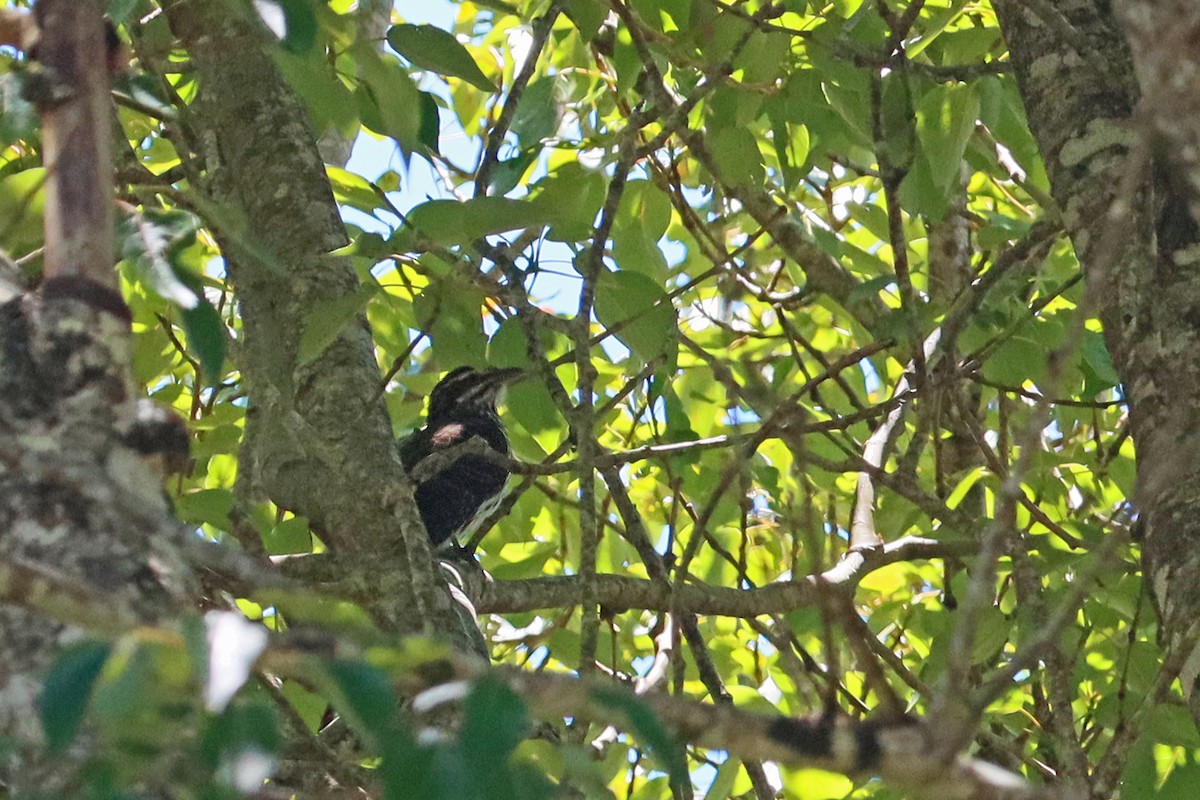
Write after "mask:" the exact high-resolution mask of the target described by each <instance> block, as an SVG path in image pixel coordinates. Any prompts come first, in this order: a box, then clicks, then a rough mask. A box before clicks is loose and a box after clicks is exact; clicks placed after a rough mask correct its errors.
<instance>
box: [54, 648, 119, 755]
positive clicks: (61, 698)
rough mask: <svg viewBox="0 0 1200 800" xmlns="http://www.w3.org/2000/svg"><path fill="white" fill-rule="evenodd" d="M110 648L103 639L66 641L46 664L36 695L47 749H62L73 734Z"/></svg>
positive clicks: (71, 738) (76, 729)
mask: <svg viewBox="0 0 1200 800" xmlns="http://www.w3.org/2000/svg"><path fill="white" fill-rule="evenodd" d="M110 649H111V648H110V646H109V644H108V643H107V642H80V643H78V644H75V645H70V646H68V647H67V648H66V649H65V650H64V651H63V653H62V655H60V656H59V657H58V659H57V660H56V661H55V662H54V665H53V666H52V667H51V668H50V672H49V673H48V674H47V675H46V679H45V681H44V682H43V683H42V693H41V694H40V695H38V711H39V713H40V714H41V717H42V731H43V732H44V733H45V735H46V746H47V747H48V748H49V749H50V752H52V753H60V752H62V751H63V750H65V749H66V747H67V745H69V744H70V743H71V741H72V740H73V739H74V738H75V734H76V733H77V732H78V731H79V726H80V725H81V724H82V723H83V717H84V713H85V712H86V711H87V706H88V700H89V699H90V698H91V696H92V687H93V686H94V685H95V683H96V679H97V678H98V677H100V670H101V669H102V668H103V667H104V662H105V661H107V660H108V654H109V652H110Z"/></svg>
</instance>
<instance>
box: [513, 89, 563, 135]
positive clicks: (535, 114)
mask: <svg viewBox="0 0 1200 800" xmlns="http://www.w3.org/2000/svg"><path fill="white" fill-rule="evenodd" d="M558 85H559V82H558V81H557V80H556V79H555V77H554V76H550V77H547V78H542V79H541V80H537V81H534V82H533V83H531V84H529V87H528V88H527V89H526V90H525V93H524V94H522V95H521V102H520V104H519V105H518V106H517V113H516V114H514V115H513V121H512V128H511V130H512V132H513V133H514V134H515V135H516V137H517V140H518V141H519V142H520V143H521V146H522V147H525V148H538V149H540V148H541V144H542V140H544V139H547V138H549V137H551V136H553V135H554V134H555V132H556V131H557V130H558V120H559V116H560V115H561V113H562V111H561V109H560V107H559V105H560V101H559V100H558V97H557V94H558V93H557V91H556V89H557V87H558Z"/></svg>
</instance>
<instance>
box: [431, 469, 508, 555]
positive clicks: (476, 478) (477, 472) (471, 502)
mask: <svg viewBox="0 0 1200 800" xmlns="http://www.w3.org/2000/svg"><path fill="white" fill-rule="evenodd" d="M507 479H508V471H507V470H505V469H504V468H503V467H501V466H498V465H496V464H493V463H492V462H491V461H488V460H486V459H483V458H479V457H478V456H463V457H462V458H460V459H458V460H456V461H455V462H454V463H453V464H451V465H450V466H448V467H446V468H445V469H444V470H442V471H441V472H439V473H437V474H436V475H434V476H432V477H430V478H429V479H428V480H426V481H424V482H423V483H421V485H420V486H418V487H417V508H418V509H419V510H420V512H421V521H422V522H424V523H425V529H426V530H427V531H429V540H430V541H431V542H433V544H434V545H439V544H441V543H442V542H444V541H446V540H447V539H449V538H450V537H451V536H453V535H454V534H456V533H458V532H459V531H461V530H462V529H463V528H465V527H466V526H467V524H468V523H470V522H471V521H472V520H473V519H474V518H475V514H476V512H478V511H479V509H480V507H481V506H483V505H484V504H485V503H486V502H487V501H488V500H491V499H492V498H493V497H495V496H496V495H498V494H499V493H500V492H501V491H502V490H503V489H504V484H505V482H506V480H507Z"/></svg>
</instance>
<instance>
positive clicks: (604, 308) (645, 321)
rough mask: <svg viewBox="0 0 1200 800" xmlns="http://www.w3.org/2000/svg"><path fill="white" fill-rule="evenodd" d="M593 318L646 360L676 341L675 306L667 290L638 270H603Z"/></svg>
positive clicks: (665, 350)
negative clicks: (612, 330)
mask: <svg viewBox="0 0 1200 800" xmlns="http://www.w3.org/2000/svg"><path fill="white" fill-rule="evenodd" d="M596 318H597V319H599V320H600V322H602V323H603V324H604V326H605V327H606V328H608V329H610V330H611V329H613V328H618V326H619V328H618V330H617V332H616V333H615V336H616V337H617V339H619V340H620V341H621V342H622V343H623V344H624V345H625V346H626V347H628V348H629V349H630V350H632V351H633V352H634V353H635V354H636V355H637V356H639V357H640V358H642V359H644V360H646V361H649V360H652V359H655V358H658V357H659V356H661V355H663V354H665V353H667V352H669V351H670V350H671V349H672V348H673V347H674V346H675V343H676V334H677V333H678V328H677V327H676V324H675V309H674V308H673V307H672V306H671V301H670V298H669V297H667V293H666V292H664V291H663V290H662V288H661V287H660V286H659V285H658V284H656V283H655V282H654V281H653V280H651V279H650V278H648V277H646V276H645V275H642V274H640V273H637V272H630V271H628V270H618V271H616V272H610V271H608V270H604V271H602V272H601V273H600V275H599V278H598V280H597V281H596Z"/></svg>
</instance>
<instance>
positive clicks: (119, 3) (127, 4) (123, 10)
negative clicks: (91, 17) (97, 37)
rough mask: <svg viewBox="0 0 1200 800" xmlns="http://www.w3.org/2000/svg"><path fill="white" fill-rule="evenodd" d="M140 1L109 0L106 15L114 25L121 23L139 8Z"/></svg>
mask: <svg viewBox="0 0 1200 800" xmlns="http://www.w3.org/2000/svg"><path fill="white" fill-rule="evenodd" d="M138 2H139V0H108V3H107V8H106V9H105V11H104V16H106V17H108V19H109V20H111V21H112V23H113V24H114V25H120V24H121V23H123V22H124V21H125V20H126V18H128V17H129V15H130V13H132V12H133V10H134V9H135V8H137V5H138Z"/></svg>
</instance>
